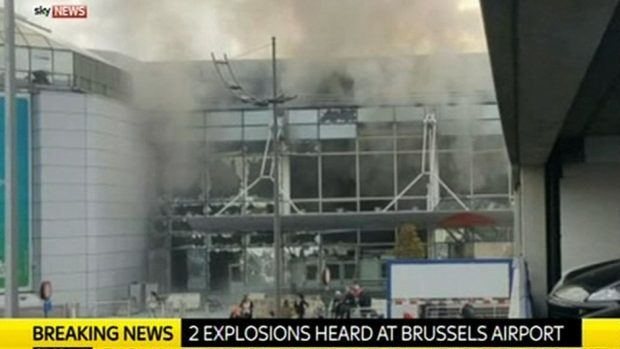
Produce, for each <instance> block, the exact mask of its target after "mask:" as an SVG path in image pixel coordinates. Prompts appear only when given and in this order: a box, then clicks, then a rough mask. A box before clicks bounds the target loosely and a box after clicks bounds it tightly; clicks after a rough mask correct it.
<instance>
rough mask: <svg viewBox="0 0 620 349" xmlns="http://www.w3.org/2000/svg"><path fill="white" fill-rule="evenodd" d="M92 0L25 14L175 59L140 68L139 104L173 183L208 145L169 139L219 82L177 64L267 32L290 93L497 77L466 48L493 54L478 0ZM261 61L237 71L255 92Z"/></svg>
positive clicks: (436, 89)
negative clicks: (82, 7)
mask: <svg viewBox="0 0 620 349" xmlns="http://www.w3.org/2000/svg"><path fill="white" fill-rule="evenodd" d="M69 2H74V3H79V1H77V0H75V1H69ZM54 3H55V2H54V1H52V0H27V1H23V2H20V4H18V10H19V11H20V12H21V13H24V14H26V15H27V16H28V14H30V13H31V11H32V7H33V6H35V5H51V4H54ZM88 6H89V18H88V19H87V20H85V21H71V23H68V22H67V21H52V20H50V19H47V20H43V19H40V18H32V16H28V17H29V19H31V20H34V21H37V22H38V23H40V24H42V25H44V26H48V27H51V28H52V30H54V31H55V32H56V33H57V34H59V35H60V36H62V35H63V34H65V36H66V37H67V38H72V41H73V42H74V43H75V44H77V45H80V46H84V47H92V48H98V49H109V50H114V51H119V52H122V53H126V54H128V55H130V56H132V57H135V58H137V59H140V60H143V61H173V62H177V64H170V65H167V64H166V65H162V64H157V68H156V69H144V70H140V71H137V72H135V71H134V83H135V86H136V94H137V95H138V98H137V100H139V106H140V108H142V109H145V110H151V111H152V110H156V111H158V114H159V116H157V117H154V116H152V117H151V122H153V123H154V124H156V125H158V126H157V127H154V128H153V129H154V131H153V132H151V134H150V137H149V138H150V141H151V142H153V143H154V144H156V145H157V147H158V148H160V149H162V150H161V151H162V152H164V153H165V154H166V155H167V156H165V158H167V159H173V160H174V161H170V164H169V166H166V167H165V168H163V169H159V170H158V171H157V172H158V174H160V175H162V176H163V177H165V178H167V179H166V180H165V182H166V183H168V184H169V186H170V187H178V186H183V183H188V182H192V181H194V180H195V179H194V178H192V177H193V175H192V174H193V173H195V172H196V171H195V167H194V166H193V164H195V161H201V159H202V158H203V157H204V154H197V153H196V152H194V150H193V149H195V147H192V146H190V143H189V142H181V143H179V142H176V144H174V145H172V144H171V143H170V142H168V141H167V139H169V138H174V139H176V140H177V141H178V140H184V141H186V140H190V139H193V138H195V137H193V135H192V134H191V131H189V130H187V129H186V128H184V127H183V125H184V124H187V123H190V124H191V123H192V121H191V119H192V117H193V116H192V115H191V114H190V113H188V112H187V110H192V109H200V108H203V107H205V103H207V101H206V99H205V96H207V95H209V94H210V92H213V90H216V89H223V87H221V86H219V85H217V81H213V80H211V81H205V80H204V79H203V80H200V79H197V77H200V76H201V74H200V72H199V70H198V69H195V67H193V66H191V65H187V64H185V63H183V64H182V63H181V62H187V61H189V60H208V59H209V54H210V52H212V51H215V52H217V53H223V52H226V53H228V54H229V56H230V57H232V58H233V59H234V58H237V59H246V58H258V59H262V58H268V57H269V55H270V50H269V46H268V44H269V39H270V37H271V36H276V37H277V39H278V57H279V58H286V59H287V60H285V61H281V63H280V65H281V66H282V67H283V68H285V69H283V72H282V74H281V83H282V84H281V85H282V90H285V91H286V92H290V93H291V94H297V95H299V100H303V99H304V98H307V99H317V98H327V99H334V98H341V97H343V96H344V97H345V99H351V100H352V101H353V102H355V103H356V104H360V105H364V104H374V103H385V104H388V103H407V102H410V101H415V102H418V103H419V102H422V103H427V104H446V103H457V104H459V103H461V104H468V103H475V102H477V100H476V99H478V98H479V96H477V95H476V93H477V92H478V90H480V89H488V88H489V87H490V86H492V82H491V79H490V68H489V67H488V66H484V65H477V64H474V63H472V62H473V60H472V61H467V60H464V59H463V54H464V53H472V52H485V51H486V41H485V36H484V30H483V25H482V18H481V14H480V8H479V4H478V1H477V0H441V1H433V0H313V1H307V0H261V1H256V0H177V1H167V0H149V1H147V0H131V1H126V0H106V1H96V2H90V3H88ZM61 22H62V23H61ZM76 33H77V34H76ZM288 59H290V60H288ZM207 66H209V64H208V63H206V64H203V68H202V69H206V70H209V69H211V67H210V66H209V67H207ZM256 67H258V68H248V69H246V70H243V69H242V71H241V72H240V73H239V75H240V76H241V77H243V78H245V80H246V82H248V81H249V82H250V84H249V85H250V86H251V88H252V89H253V90H254V91H258V92H264V91H268V83H269V74H268V73H269V72H268V70H265V69H264V68H265V67H264V66H263V65H262V64H261V65H256ZM164 68H165V69H164ZM204 82H208V83H209V85H210V86H211V87H210V89H211V90H208V89H207V88H206V87H204V86H202V85H200V83H204ZM218 102H219V103H221V101H214V103H218ZM208 103H212V101H208ZM208 106H213V105H212V104H211V105H208ZM462 122H463V123H468V122H469V120H467V119H465V118H463V119H462ZM164 140H166V141H164ZM459 141H460V140H459ZM164 143H165V144H164ZM194 145H195V144H194ZM165 162H166V163H168V161H167V160H166V161H165ZM182 164H185V165H182ZM463 165H464V164H463ZM458 167H459V168H460V167H461V165H460V164H459V166H458ZM185 168H187V171H186V170H184V169H185Z"/></svg>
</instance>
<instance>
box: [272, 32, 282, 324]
mask: <svg viewBox="0 0 620 349" xmlns="http://www.w3.org/2000/svg"><path fill="white" fill-rule="evenodd" d="M271 69H272V74H273V77H272V79H273V81H272V88H273V91H272V92H273V94H272V100H271V107H272V111H273V131H272V133H273V160H272V161H273V166H274V174H273V245H274V254H275V255H274V259H275V261H274V262H275V263H274V264H275V273H274V274H275V284H276V285H275V286H276V294H275V303H276V304H275V313H276V315H277V316H281V315H282V313H281V311H280V310H281V306H282V305H281V304H280V301H281V298H282V227H281V217H280V144H279V143H280V140H279V137H278V133H279V132H278V131H279V129H280V126H279V124H278V80H277V67H276V38H275V37H272V38H271Z"/></svg>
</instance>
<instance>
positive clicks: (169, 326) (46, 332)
mask: <svg viewBox="0 0 620 349" xmlns="http://www.w3.org/2000/svg"><path fill="white" fill-rule="evenodd" d="M45 347H46V348H61V347H73V348H75V347H80V348H86V347H88V348H162V349H163V348H180V347H181V320H180V319H148V320H145V319H142V320H140V319H31V320H25V319H23V320H22V319H15V320H9V319H7V320H0V348H2V349H4V348H7V349H18V348H19V349H23V348H28V349H32V348H45Z"/></svg>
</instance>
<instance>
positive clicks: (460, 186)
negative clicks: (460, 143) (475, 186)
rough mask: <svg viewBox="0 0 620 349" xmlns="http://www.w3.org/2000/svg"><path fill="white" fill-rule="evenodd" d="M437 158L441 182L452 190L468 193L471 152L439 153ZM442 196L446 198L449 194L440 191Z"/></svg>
mask: <svg viewBox="0 0 620 349" xmlns="http://www.w3.org/2000/svg"><path fill="white" fill-rule="evenodd" d="M437 159H438V161H439V163H438V165H439V176H440V177H441V179H442V180H443V182H444V183H445V184H446V185H447V186H448V187H449V188H450V189H451V190H452V191H453V192H455V193H457V194H463V195H469V193H470V192H471V190H470V188H471V166H472V163H471V161H472V155H471V153H470V152H463V151H454V152H446V153H439V154H438V155H437ZM442 192H443V190H442ZM442 197H446V198H447V197H449V195H447V193H442ZM450 198H451V197H450ZM460 199H462V198H460Z"/></svg>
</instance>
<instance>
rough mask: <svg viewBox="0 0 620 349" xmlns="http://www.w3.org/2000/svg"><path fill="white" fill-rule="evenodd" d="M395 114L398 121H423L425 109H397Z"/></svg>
mask: <svg viewBox="0 0 620 349" xmlns="http://www.w3.org/2000/svg"><path fill="white" fill-rule="evenodd" d="M395 113H396V121H422V120H424V115H425V112H424V108H423V107H397V108H395Z"/></svg>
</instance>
